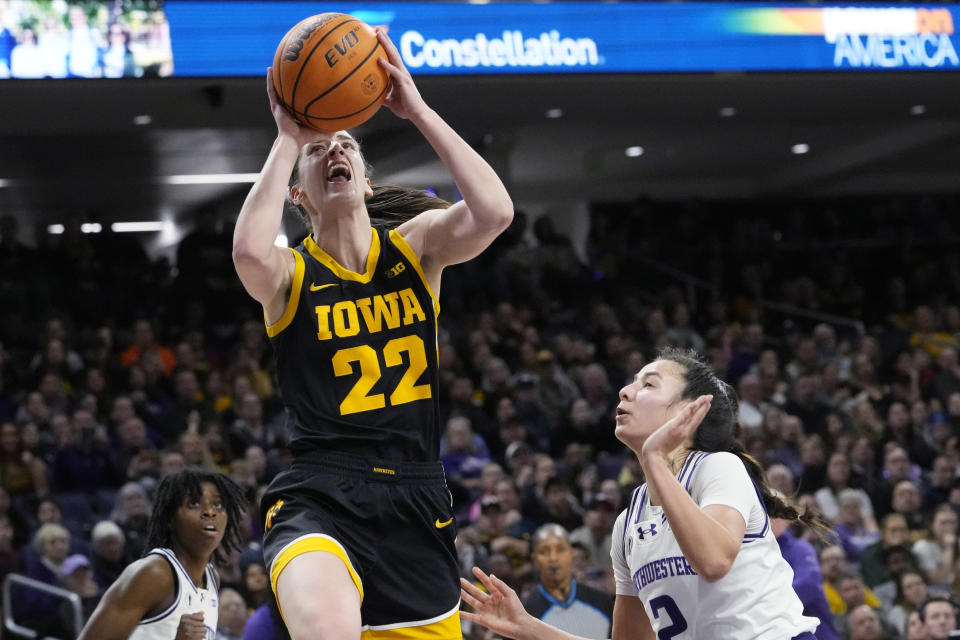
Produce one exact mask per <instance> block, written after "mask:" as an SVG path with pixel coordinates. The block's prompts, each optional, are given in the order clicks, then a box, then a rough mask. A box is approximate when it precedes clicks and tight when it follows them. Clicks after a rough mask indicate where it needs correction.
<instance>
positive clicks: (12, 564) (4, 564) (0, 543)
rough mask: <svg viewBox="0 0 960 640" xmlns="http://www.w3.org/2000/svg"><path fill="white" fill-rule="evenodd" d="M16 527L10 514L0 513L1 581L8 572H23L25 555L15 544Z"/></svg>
mask: <svg viewBox="0 0 960 640" xmlns="http://www.w3.org/2000/svg"><path fill="white" fill-rule="evenodd" d="M13 540H14V529H13V523H12V522H11V521H10V516H9V515H8V514H6V513H0V583H2V582H3V579H4V578H5V577H6V575H7V574H8V573H22V572H23V557H22V556H21V555H20V552H19V551H17V549H16V547H14V544H13Z"/></svg>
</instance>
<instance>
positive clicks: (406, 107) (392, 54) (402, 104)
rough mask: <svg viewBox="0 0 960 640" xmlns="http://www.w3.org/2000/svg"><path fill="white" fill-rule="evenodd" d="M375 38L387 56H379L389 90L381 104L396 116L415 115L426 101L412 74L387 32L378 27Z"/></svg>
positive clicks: (423, 107) (406, 117) (406, 116)
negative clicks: (386, 75) (388, 79)
mask: <svg viewBox="0 0 960 640" xmlns="http://www.w3.org/2000/svg"><path fill="white" fill-rule="evenodd" d="M377 39H379V40H380V46H382V47H383V50H384V51H386V52H387V58H386V59H384V58H380V65H381V66H382V67H383V68H384V69H386V70H387V73H389V74H390V92H389V93H388V94H387V99H386V100H385V101H384V103H383V104H385V105H386V106H387V108H388V109H390V110H391V111H393V113H394V114H396V116H397V117H398V118H404V119H408V118H410V117H411V116H414V115H416V114H417V113H418V112H419V111H422V110H424V109H426V108H427V103H426V102H424V101H423V98H422V97H421V96H420V91H419V90H418V89H417V85H415V84H414V82H413V76H411V75H410V72H409V71H408V70H407V66H406V65H405V64H403V58H402V57H401V56H400V52H399V51H397V47H396V46H394V44H393V41H391V40H390V36H388V35H387V32H386V31H385V30H384V29H382V28H380V27H378V28H377Z"/></svg>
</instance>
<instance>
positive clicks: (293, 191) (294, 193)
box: [290, 185, 303, 204]
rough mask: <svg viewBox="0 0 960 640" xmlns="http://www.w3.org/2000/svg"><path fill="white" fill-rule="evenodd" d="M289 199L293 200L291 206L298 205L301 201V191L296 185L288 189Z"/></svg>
mask: <svg viewBox="0 0 960 640" xmlns="http://www.w3.org/2000/svg"><path fill="white" fill-rule="evenodd" d="M290 199H291V200H293V204H300V200H302V199H303V190H301V189H300V187H299V186H298V185H293V186H292V187H290Z"/></svg>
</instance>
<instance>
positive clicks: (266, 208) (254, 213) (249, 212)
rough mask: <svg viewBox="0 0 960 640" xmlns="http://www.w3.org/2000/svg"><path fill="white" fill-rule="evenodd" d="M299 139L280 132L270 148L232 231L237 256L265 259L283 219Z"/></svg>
mask: <svg viewBox="0 0 960 640" xmlns="http://www.w3.org/2000/svg"><path fill="white" fill-rule="evenodd" d="M297 153H299V149H298V148H297V143H296V141H294V140H292V139H290V138H287V137H284V136H280V137H278V138H277V139H276V140H275V141H274V143H273V147H272V148H271V149H270V155H268V156H267V160H266V162H265V163H264V165H263V169H262V170H261V171H260V176H259V177H258V178H257V181H256V182H255V183H254V184H253V187H251V189H250V192H249V193H248V194H247V198H246V200H244V202H243V207H242V208H241V209H240V216H239V217H238V218H237V226H236V227H235V229H234V232H233V255H234V260H235V261H236V260H238V259H241V260H242V259H260V260H266V259H267V256H269V254H270V252H271V251H272V249H273V243H274V241H275V240H276V238H277V234H278V233H279V231H280V224H281V221H282V220H283V203H284V199H285V198H286V194H287V183H288V181H289V180H290V174H291V173H292V172H293V166H294V163H296V161H297Z"/></svg>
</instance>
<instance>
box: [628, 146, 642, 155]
mask: <svg viewBox="0 0 960 640" xmlns="http://www.w3.org/2000/svg"><path fill="white" fill-rule="evenodd" d="M624 153H625V154H626V156H627V157H628V158H639V157H640V156H642V155H643V147H639V146H637V147H627V148H626V149H625V150H624Z"/></svg>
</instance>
